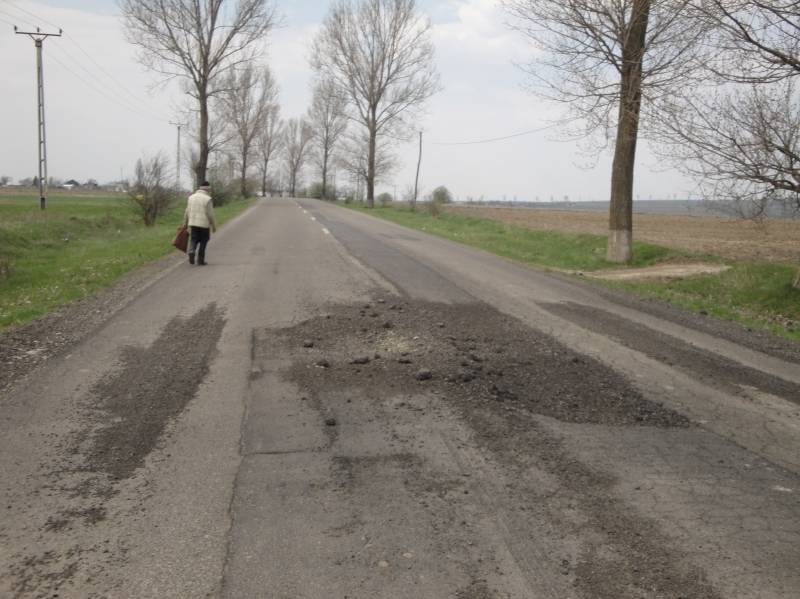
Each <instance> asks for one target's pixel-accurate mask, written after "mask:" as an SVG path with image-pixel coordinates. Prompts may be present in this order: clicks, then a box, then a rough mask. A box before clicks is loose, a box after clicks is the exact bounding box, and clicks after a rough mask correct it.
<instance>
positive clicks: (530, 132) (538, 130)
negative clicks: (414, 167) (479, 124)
mask: <svg viewBox="0 0 800 599" xmlns="http://www.w3.org/2000/svg"><path fill="white" fill-rule="evenodd" d="M557 126H558V124H552V125H547V126H546V127H538V128H536V129H529V130H528V131H522V132H520V133H514V134H512V135H505V136H503V137H493V138H490V139H479V140H476V141H431V142H428V143H429V144H431V145H434V146H474V145H478V144H489V143H495V142H498V141H506V140H509V139H515V138H517V137H524V136H526V135H533V134H534V133H541V132H542V131H547V130H549V129H553V128H555V127H557Z"/></svg>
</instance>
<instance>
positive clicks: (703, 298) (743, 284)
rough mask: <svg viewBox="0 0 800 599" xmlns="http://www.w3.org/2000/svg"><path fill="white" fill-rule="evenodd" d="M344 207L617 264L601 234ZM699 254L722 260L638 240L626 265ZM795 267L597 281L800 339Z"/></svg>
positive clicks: (465, 238) (504, 244)
mask: <svg viewBox="0 0 800 599" xmlns="http://www.w3.org/2000/svg"><path fill="white" fill-rule="evenodd" d="M349 207H350V208H353V209H355V210H359V211H362V212H366V213H368V214H371V215H373V216H376V217H379V218H383V219H386V220H390V221H392V222H395V223H397V224H400V225H404V226H407V227H410V228H413V229H418V230H420V231H426V232H428V233H432V234H434V235H439V236H441V237H445V238H447V239H451V240H453V241H458V242H461V243H464V244H466V245H470V246H473V247H477V248H480V249H483V250H486V251H488V252H491V253H494V254H497V255H499V256H504V257H506V258H511V259H513V260H517V261H520V262H523V263H527V264H534V265H537V266H543V267H546V268H556V269H562V270H571V271H586V272H591V271H596V270H601V269H605V268H614V267H618V266H619V265H615V264H611V263H609V262H607V261H606V260H605V251H606V243H607V240H606V237H605V236H598V235H578V234H571V233H561V232H558V231H538V230H531V229H526V228H523V227H516V226H509V225H506V224H504V223H500V222H498V221H493V220H490V219H485V218H477V217H471V216H464V215H460V214H448V213H446V212H445V213H442V214H441V215H440V216H439V217H436V218H434V217H433V216H431V215H430V214H429V213H428V211H427V210H425V208H420V209H419V210H417V211H415V212H412V211H411V210H409V209H408V208H406V207H393V206H392V207H377V206H376V207H375V208H373V209H371V210H370V209H367V208H366V207H365V206H364V205H363V204H350V205H349ZM698 259H702V260H703V261H711V262H722V259H720V258H718V257H715V256H708V255H698V254H693V253H690V252H680V251H677V250H673V249H670V248H665V247H661V246H657V245H652V244H646V243H638V242H637V243H635V244H634V261H633V263H632V264H631V265H630V266H631V267H639V268H641V267H646V266H653V265H655V264H658V263H660V262H671V261H675V260H681V261H697V260H698ZM796 268H797V266H796V265H789V264H776V263H769V262H748V263H736V264H733V265H732V268H731V269H730V270H728V271H726V272H723V273H721V274H716V275H704V276H698V277H692V278H688V279H683V280H674V281H665V280H650V281H625V282H613V283H612V282H603V283H602V284H604V285H607V286H610V287H614V288H618V289H625V290H627V291H631V292H633V293H636V294H639V295H644V296H648V297H656V298H659V299H662V300H665V301H668V302H671V303H673V304H677V305H679V306H682V307H684V308H687V309H689V310H693V311H695V312H706V313H708V314H711V315H714V316H716V317H719V318H723V319H728V320H734V321H737V322H740V323H742V324H744V325H747V326H750V327H756V328H762V329H768V330H771V331H772V332H774V333H776V334H778V335H781V336H783V337H787V338H789V339H794V340H797V341H800V290H797V289H794V288H793V287H792V281H793V278H794V274H795V272H796Z"/></svg>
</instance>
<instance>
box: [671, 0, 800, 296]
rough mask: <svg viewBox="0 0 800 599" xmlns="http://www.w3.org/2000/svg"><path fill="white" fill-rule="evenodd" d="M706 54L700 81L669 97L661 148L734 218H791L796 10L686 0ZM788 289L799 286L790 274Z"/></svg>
mask: <svg viewBox="0 0 800 599" xmlns="http://www.w3.org/2000/svg"><path fill="white" fill-rule="evenodd" d="M695 7H696V9H697V11H698V14H699V15H700V16H701V17H702V18H703V19H705V20H707V21H708V23H709V26H710V27H709V31H711V32H713V35H712V36H711V37H710V38H709V39H708V40H707V43H708V45H709V46H711V47H712V48H713V49H714V53H713V57H714V58H713V60H711V61H709V63H708V83H707V84H706V85H705V86H703V87H695V88H693V89H692V90H690V91H687V92H686V93H684V94H683V95H681V96H679V97H677V98H675V99H674V100H673V101H672V102H671V103H670V105H669V109H668V110H664V111H663V113H664V114H665V115H668V116H669V118H664V119H662V120H661V121H660V131H661V133H662V141H663V142H664V143H663V145H662V152H663V153H664V154H665V155H667V156H668V157H670V158H673V159H675V160H676V162H677V165H678V166H679V167H680V168H682V169H683V170H684V171H685V172H687V173H688V174H690V175H692V176H694V177H695V178H696V179H697V180H698V181H699V183H700V188H701V190H702V192H703V195H704V197H705V198H706V199H708V200H711V201H718V200H722V201H723V202H724V203H725V205H732V206H733V208H734V209H735V211H736V213H737V214H738V216H741V217H745V218H762V217H764V216H765V215H766V213H767V210H768V208H769V207H770V206H774V205H780V206H781V207H783V208H784V209H788V210H793V211H795V213H800V90H798V88H797V81H798V76H800V13H798V3H797V2H796V0H770V1H768V2H767V1H752V0H750V1H745V0H695ZM794 286H795V287H796V288H798V289H800V270H798V273H797V276H796V277H795V281H794Z"/></svg>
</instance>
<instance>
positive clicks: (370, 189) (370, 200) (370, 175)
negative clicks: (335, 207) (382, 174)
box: [367, 112, 378, 208]
mask: <svg viewBox="0 0 800 599" xmlns="http://www.w3.org/2000/svg"><path fill="white" fill-rule="evenodd" d="M373 114H374V112H373ZM376 129H377V127H376V126H375V117H374V116H373V118H372V122H371V123H370V128H369V156H368V158H367V207H369V208H374V207H375V155H376V153H377V152H376V149H377V139H376V138H377V137H378V133H377V131H376Z"/></svg>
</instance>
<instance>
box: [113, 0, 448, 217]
mask: <svg viewBox="0 0 800 599" xmlns="http://www.w3.org/2000/svg"><path fill="white" fill-rule="evenodd" d="M121 9H122V14H123V19H124V23H125V27H126V31H127V35H128V39H129V40H130V41H131V42H132V43H133V44H135V45H137V46H138V47H139V50H140V52H139V59H140V61H141V62H142V63H143V64H144V65H145V66H147V67H148V68H150V69H152V70H154V71H156V72H157V73H160V74H161V75H162V76H164V78H165V80H167V81H168V80H171V79H179V80H180V81H181V82H182V85H183V86H184V91H185V92H186V93H187V94H188V95H189V96H190V97H191V98H192V102H191V105H190V106H189V107H188V109H189V110H190V111H191V114H192V118H191V119H190V120H191V123H190V124H191V131H192V133H193V136H194V137H195V139H196V145H195V147H194V148H193V150H192V151H191V156H190V161H191V163H192V169H193V171H194V178H195V180H196V181H200V180H205V179H208V178H212V177H209V174H210V169H211V170H212V171H213V170H214V169H213V168H212V167H213V166H214V164H213V163H216V164H217V165H219V164H220V163H222V164H224V167H223V168H226V169H227V171H228V173H230V171H232V170H235V171H236V179H237V180H238V181H239V185H240V188H239V190H238V191H239V193H240V194H241V195H243V196H246V195H248V194H249V193H250V191H251V190H250V189H248V183H249V181H251V174H252V173H253V172H255V171H257V172H258V175H259V179H260V187H261V191H262V192H264V193H266V191H267V188H268V187H269V186H270V181H269V173H270V169H271V168H273V167H274V166H275V165H276V163H280V164H281V165H282V166H283V169H282V170H281V175H282V180H283V185H282V187H284V188H285V189H286V190H287V191H288V192H289V193H291V194H292V195H294V194H295V193H296V192H297V190H298V187H299V185H300V184H301V178H302V174H303V170H304V168H306V167H307V165H308V164H309V162H311V161H312V160H313V163H314V166H315V167H316V170H317V173H318V177H319V180H320V181H321V195H322V196H323V197H328V195H329V194H330V184H329V180H330V176H329V175H330V172H331V170H333V169H334V168H335V169H343V170H345V171H347V172H348V173H349V174H350V175H351V177H352V178H353V179H354V180H358V181H363V183H364V185H365V187H366V194H367V201H368V203H369V205H370V206H372V205H373V203H374V195H375V184H376V181H377V180H378V178H379V177H380V176H382V175H384V174H386V173H388V171H389V169H390V168H391V167H392V165H393V164H394V161H393V158H392V155H391V151H390V149H391V145H392V143H393V142H395V141H396V140H399V139H405V138H407V137H408V136H409V135H410V133H411V131H412V128H413V121H414V117H415V115H416V112H417V110H418V109H419V108H420V107H421V105H422V104H423V103H424V102H425V100H427V99H428V98H429V97H430V96H431V95H432V94H433V93H435V92H436V91H437V89H438V75H437V74H436V71H435V69H434V66H433V45H432V43H431V41H430V22H429V21H428V20H427V19H426V18H423V17H422V16H421V15H420V14H419V12H418V11H417V7H416V0H334V2H333V3H332V5H331V8H330V11H329V14H328V16H327V18H326V20H325V23H324V24H323V27H322V29H321V31H320V33H319V34H318V36H317V38H316V40H315V42H314V46H313V50H312V59H311V62H312V66H313V68H314V70H315V71H316V74H317V77H316V82H315V89H314V95H313V101H312V104H311V106H310V108H309V110H308V112H307V113H306V115H304V116H303V117H299V118H294V119H288V120H286V121H284V120H283V119H281V116H280V106H279V103H278V85H277V82H276V81H275V79H274V77H273V75H272V73H271V72H270V70H269V68H267V67H265V66H261V65H260V64H259V60H258V59H259V58H260V55H261V53H262V51H263V48H264V47H265V40H266V38H267V36H268V34H269V33H270V31H271V30H272V29H273V28H274V27H275V25H276V23H277V12H276V7H275V5H274V4H273V3H272V2H271V1H270V0H238V1H236V2H234V1H233V0H122V1H121ZM214 155H216V160H214V161H213V163H211V162H210V157H211V156H214Z"/></svg>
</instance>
